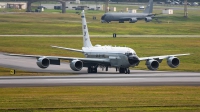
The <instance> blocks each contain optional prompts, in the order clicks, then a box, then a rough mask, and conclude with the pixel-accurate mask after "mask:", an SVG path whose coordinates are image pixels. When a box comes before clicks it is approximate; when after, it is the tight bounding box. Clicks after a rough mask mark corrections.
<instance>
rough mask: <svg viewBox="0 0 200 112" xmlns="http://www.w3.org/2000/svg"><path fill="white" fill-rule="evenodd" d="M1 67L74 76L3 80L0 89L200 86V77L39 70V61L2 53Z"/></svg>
mask: <svg viewBox="0 0 200 112" xmlns="http://www.w3.org/2000/svg"><path fill="white" fill-rule="evenodd" d="M0 66H1V67H6V68H12V69H16V70H24V71H31V72H48V73H52V72H53V73H66V74H67V73H70V74H72V73H73V75H71V76H1V77H0V87H40V86H179V85H182V86H200V73H192V72H169V71H148V70H131V74H119V73H118V72H116V71H115V69H109V71H108V72H106V71H101V69H98V73H97V74H87V70H86V69H85V68H84V69H83V70H81V71H79V72H75V71H72V70H71V69H70V67H69V65H68V63H62V64H61V65H60V66H50V67H49V68H47V69H40V68H39V67H37V65H36V59H33V58H22V57H13V56H5V55H3V54H1V53H0Z"/></svg>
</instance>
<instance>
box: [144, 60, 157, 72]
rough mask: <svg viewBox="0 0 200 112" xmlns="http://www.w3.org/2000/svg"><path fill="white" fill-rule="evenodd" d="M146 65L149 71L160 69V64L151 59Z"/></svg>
mask: <svg viewBox="0 0 200 112" xmlns="http://www.w3.org/2000/svg"><path fill="white" fill-rule="evenodd" d="M146 65H147V68H148V69H149V70H157V69H158V67H159V62H158V61H157V60H154V59H151V60H147V61H146Z"/></svg>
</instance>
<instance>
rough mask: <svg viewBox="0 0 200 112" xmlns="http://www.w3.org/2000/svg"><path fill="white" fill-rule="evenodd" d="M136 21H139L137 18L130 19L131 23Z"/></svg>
mask: <svg viewBox="0 0 200 112" xmlns="http://www.w3.org/2000/svg"><path fill="white" fill-rule="evenodd" d="M135 22H137V18H131V19H129V23H135Z"/></svg>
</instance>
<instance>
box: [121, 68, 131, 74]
mask: <svg viewBox="0 0 200 112" xmlns="http://www.w3.org/2000/svg"><path fill="white" fill-rule="evenodd" d="M119 73H125V74H130V70H129V68H119Z"/></svg>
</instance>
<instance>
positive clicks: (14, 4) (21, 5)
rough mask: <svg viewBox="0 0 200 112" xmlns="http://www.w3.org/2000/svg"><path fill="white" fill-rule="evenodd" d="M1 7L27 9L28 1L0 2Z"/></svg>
mask: <svg viewBox="0 0 200 112" xmlns="http://www.w3.org/2000/svg"><path fill="white" fill-rule="evenodd" d="M0 8H13V9H26V8H27V2H0Z"/></svg>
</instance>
